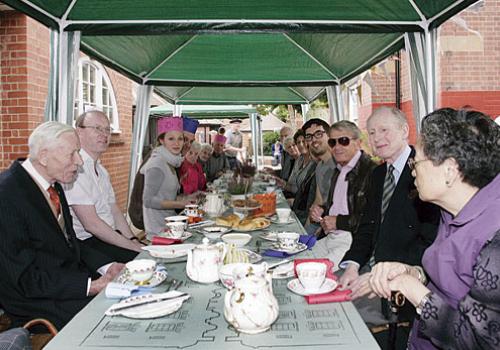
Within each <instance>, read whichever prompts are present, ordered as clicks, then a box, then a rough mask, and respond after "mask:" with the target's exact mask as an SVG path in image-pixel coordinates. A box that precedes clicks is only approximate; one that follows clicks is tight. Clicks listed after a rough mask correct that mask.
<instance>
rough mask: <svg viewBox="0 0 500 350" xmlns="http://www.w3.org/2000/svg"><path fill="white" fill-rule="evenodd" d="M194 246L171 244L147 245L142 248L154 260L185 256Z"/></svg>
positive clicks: (189, 244)
mask: <svg viewBox="0 0 500 350" xmlns="http://www.w3.org/2000/svg"><path fill="white" fill-rule="evenodd" d="M194 247H195V244H191V243H188V244H172V245H148V246H146V247H142V249H143V250H147V251H148V253H149V254H150V255H151V256H152V257H154V258H163V259H172V258H179V257H181V256H185V255H187V252H188V250H190V249H193V248H194Z"/></svg>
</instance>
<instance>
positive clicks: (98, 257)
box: [0, 122, 123, 329]
mask: <svg viewBox="0 0 500 350" xmlns="http://www.w3.org/2000/svg"><path fill="white" fill-rule="evenodd" d="M28 143H29V158H28V159H27V160H25V161H16V162H14V163H13V165H12V166H11V167H10V168H9V169H8V170H6V171H5V172H3V173H2V174H0V285H1V286H2V288H0V305H1V306H2V308H3V309H4V310H5V312H6V313H7V315H8V316H9V317H10V318H11V319H12V320H13V324H14V325H20V324H23V323H24V322H26V321H28V320H30V319H32V318H35V317H43V318H47V319H48V320H50V321H52V322H53V323H54V324H55V325H56V327H57V328H59V329H60V328H62V327H63V326H64V325H65V324H66V323H67V322H68V321H69V320H70V319H71V318H72V317H73V316H74V315H75V314H76V313H77V312H78V311H80V310H81V309H82V308H83V307H84V306H85V305H86V304H87V303H88V302H89V301H90V299H91V296H93V295H96V294H97V293H99V292H100V291H101V290H102V289H103V288H104V287H105V286H106V285H107V283H108V282H109V281H111V280H112V279H113V278H114V277H115V276H116V275H117V274H118V273H119V271H120V270H121V269H122V268H123V264H116V263H113V262H112V261H110V259H109V258H108V257H106V256H104V255H102V254H100V253H99V252H97V251H94V250H93V249H91V248H89V247H85V246H82V245H81V244H80V243H79V241H78V239H77V238H76V236H75V232H74V231H73V226H72V220H71V215H70V213H69V208H68V204H67V202H66V198H65V196H64V192H63V191H62V188H61V185H60V183H70V182H72V181H74V180H75V177H76V175H77V170H78V166H80V165H81V164H82V159H81V157H80V154H79V150H80V142H79V140H78V136H77V134H76V132H75V130H74V129H73V128H72V127H71V126H68V125H65V124H61V123H57V122H47V123H44V124H42V125H40V126H38V127H37V128H36V129H35V130H34V131H33V133H32V134H31V136H30V138H29V141H28Z"/></svg>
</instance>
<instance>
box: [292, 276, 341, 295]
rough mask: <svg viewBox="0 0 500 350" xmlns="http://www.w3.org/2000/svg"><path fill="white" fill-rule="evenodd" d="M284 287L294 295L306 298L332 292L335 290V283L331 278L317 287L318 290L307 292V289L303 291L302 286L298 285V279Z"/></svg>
mask: <svg viewBox="0 0 500 350" xmlns="http://www.w3.org/2000/svg"><path fill="white" fill-rule="evenodd" d="M286 286H287V287H288V289H290V290H291V291H292V292H294V293H295V294H298V295H303V296H307V295H314V294H325V293H330V292H331V291H332V290H334V289H335V288H337V281H335V280H333V279H331V278H325V281H324V282H323V284H322V285H321V287H319V289H318V290H315V291H308V290H307V289H304V286H303V285H302V283H300V281H299V279H298V278H295V279H293V280H291V281H290V282H288V283H287V285H286Z"/></svg>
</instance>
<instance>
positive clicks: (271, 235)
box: [259, 231, 278, 242]
mask: <svg viewBox="0 0 500 350" xmlns="http://www.w3.org/2000/svg"><path fill="white" fill-rule="evenodd" d="M259 237H260V238H262V239H265V240H266V241H271V242H276V241H277V240H278V232H276V231H270V232H262V233H261V234H260V236H259Z"/></svg>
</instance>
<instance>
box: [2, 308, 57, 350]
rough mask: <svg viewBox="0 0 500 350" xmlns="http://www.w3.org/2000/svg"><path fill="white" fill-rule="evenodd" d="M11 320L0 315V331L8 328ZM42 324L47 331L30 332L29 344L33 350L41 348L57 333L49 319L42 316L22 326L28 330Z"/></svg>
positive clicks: (4, 315)
mask: <svg viewBox="0 0 500 350" xmlns="http://www.w3.org/2000/svg"><path fill="white" fill-rule="evenodd" d="M11 324H12V321H11V320H10V318H9V317H8V316H7V315H6V314H2V315H0V332H3V331H6V330H7V329H9V328H10V325H11ZM40 326H43V327H45V328H46V329H47V333H37V334H31V336H30V339H31V346H32V348H33V350H40V349H43V347H44V346H45V345H47V343H48V342H49V341H50V340H51V339H52V338H53V337H54V336H55V335H56V334H57V329H56V327H55V326H54V325H53V324H52V322H50V321H49V320H46V319H43V318H36V319H33V320H31V321H29V322H27V323H26V324H25V325H24V326H23V328H24V329H26V330H28V331H29V330H30V329H31V328H33V327H40Z"/></svg>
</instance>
